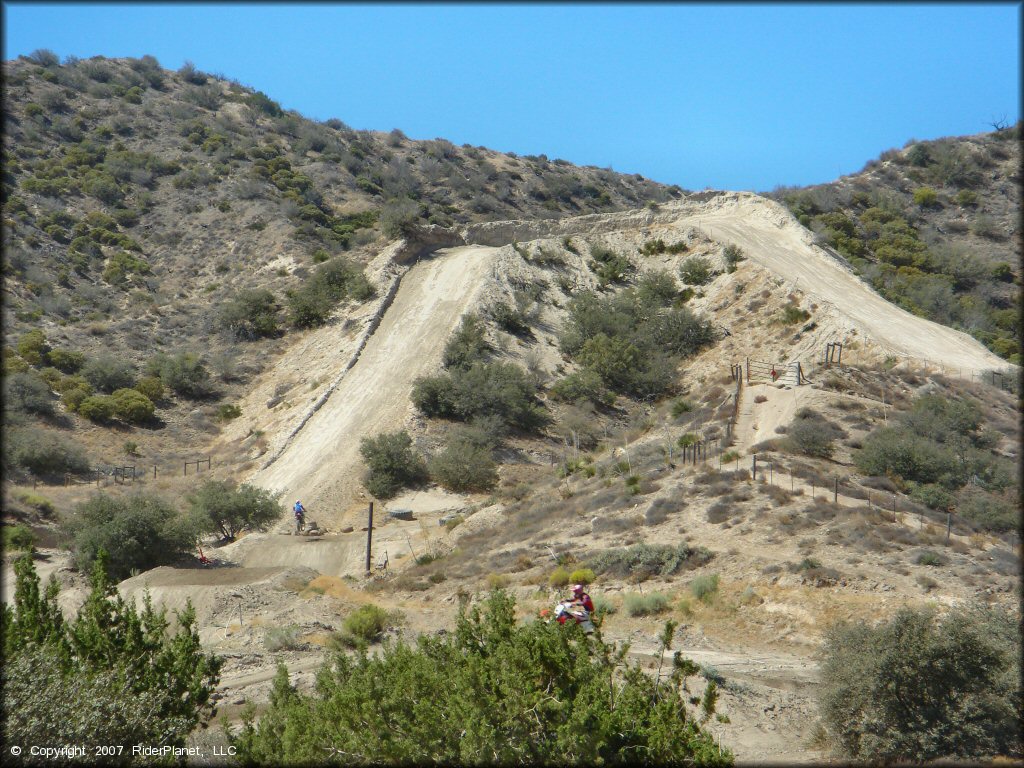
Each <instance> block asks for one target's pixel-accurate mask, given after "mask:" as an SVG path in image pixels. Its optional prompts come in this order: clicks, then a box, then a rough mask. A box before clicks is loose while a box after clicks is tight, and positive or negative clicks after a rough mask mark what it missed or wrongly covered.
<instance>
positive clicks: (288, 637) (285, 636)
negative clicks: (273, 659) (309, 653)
mask: <svg viewBox="0 0 1024 768" xmlns="http://www.w3.org/2000/svg"><path fill="white" fill-rule="evenodd" d="M300 632H301V630H300V628H299V627H298V625H296V624H289V625H288V626H287V627H269V628H267V629H266V630H265V631H264V633H263V647H264V648H266V649H267V650H268V651H270V652H271V653H276V652H277V651H294V650H298V649H300V648H302V645H303V644H302V643H301V642H299V633H300Z"/></svg>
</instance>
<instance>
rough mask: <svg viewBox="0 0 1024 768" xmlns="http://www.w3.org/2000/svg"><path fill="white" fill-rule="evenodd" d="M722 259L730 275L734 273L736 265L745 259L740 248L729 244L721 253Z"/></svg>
mask: <svg viewBox="0 0 1024 768" xmlns="http://www.w3.org/2000/svg"><path fill="white" fill-rule="evenodd" d="M722 257H723V258H724V259H725V264H726V271H727V272H730V273H732V272H735V271H736V265H737V264H739V263H740V262H741V261H743V260H744V259H745V258H746V256H745V255H744V253H743V249H742V248H740V247H739V246H738V245H731V244H730V245H727V246H725V250H723V251H722Z"/></svg>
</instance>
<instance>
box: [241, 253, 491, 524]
mask: <svg viewBox="0 0 1024 768" xmlns="http://www.w3.org/2000/svg"><path fill="white" fill-rule="evenodd" d="M494 251H495V249H493V248H487V247H484V246H467V247H462V248H452V249H447V250H441V251H437V252H436V253H435V254H433V256H432V257H431V258H429V259H425V260H423V261H421V262H420V263H418V264H416V265H415V266H414V267H413V268H412V269H411V270H409V272H408V273H407V274H406V275H405V276H404V277H403V278H402V284H401V286H400V288H399V290H398V293H397V295H396V296H395V300H394V302H393V303H392V305H391V307H390V308H389V309H388V310H387V313H386V314H385V315H384V319H383V321H382V322H381V324H380V327H379V328H378V329H377V330H376V332H375V333H374V334H373V336H372V337H371V338H370V340H369V341H368V343H367V345H366V347H365V349H364V350H363V352H362V354H361V355H360V357H359V360H358V362H356V364H355V365H354V366H353V367H352V369H351V370H350V371H349V372H348V373H347V374H346V376H345V378H344V380H343V381H342V382H341V383H340V384H339V385H338V387H337V389H335V391H334V392H333V393H332V394H331V396H330V398H329V399H328V401H327V402H326V403H325V404H324V405H323V406H322V407H321V408H320V410H318V411H317V412H316V413H315V414H314V415H313V417H312V418H311V419H310V420H309V421H308V422H307V423H306V425H305V426H304V427H303V429H302V430H301V431H300V432H299V433H298V434H297V435H295V437H294V439H293V440H292V442H291V443H290V444H289V445H288V446H287V448H285V450H284V451H283V453H282V454H281V455H280V456H279V457H278V458H277V459H276V460H275V461H274V462H273V463H272V464H271V465H270V466H269V467H267V468H266V469H263V470H260V471H259V472H257V473H256V474H255V475H254V477H253V478H252V481H253V482H255V483H256V484H258V485H261V486H263V487H265V488H268V489H271V490H274V491H284V492H285V499H286V500H287V501H290V500H291V499H292V498H293V497H294V498H301V499H302V500H303V503H304V504H306V506H308V507H309V508H310V509H311V510H314V516H315V517H316V519H317V520H318V521H320V522H323V523H326V524H327V525H328V526H331V527H336V523H337V519H338V514H339V513H340V511H341V510H342V508H343V507H344V506H346V505H347V504H348V503H349V501H350V499H351V498H352V497H353V496H354V495H355V493H356V491H357V484H358V469H359V467H360V465H361V461H360V456H359V441H360V439H361V438H363V437H366V436H368V435H375V434H377V433H380V432H385V431H393V430H397V429H401V427H402V425H403V423H404V422H405V420H406V418H407V417H408V416H409V415H410V414H411V412H412V405H411V403H410V401H409V393H410V392H411V390H412V383H413V380H414V379H415V378H416V377H418V376H422V375H425V374H429V373H431V372H433V371H435V370H436V369H437V368H438V366H439V363H440V360H441V353H442V350H443V349H444V344H445V342H446V341H447V339H448V336H449V335H450V334H451V332H452V331H453V330H454V329H455V328H456V327H457V325H458V323H459V318H460V317H461V316H462V315H463V314H464V313H465V312H466V311H467V310H468V309H469V308H470V307H471V306H472V303H473V300H474V299H475V297H476V295H477V293H478V292H479V291H480V290H481V288H482V287H483V285H484V283H485V280H484V277H485V275H486V274H487V270H488V269H489V267H490V265H491V261H492V256H493V253H494Z"/></svg>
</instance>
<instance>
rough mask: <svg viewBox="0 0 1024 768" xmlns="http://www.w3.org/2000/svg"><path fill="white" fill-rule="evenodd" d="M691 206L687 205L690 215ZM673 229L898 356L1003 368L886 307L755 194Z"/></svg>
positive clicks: (977, 348)
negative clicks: (745, 263)
mask: <svg viewBox="0 0 1024 768" xmlns="http://www.w3.org/2000/svg"><path fill="white" fill-rule="evenodd" d="M688 207H689V206H687V208H688ZM687 208H684V209H683V210H684V212H685V213H684V215H683V216H682V217H681V218H680V219H679V220H678V223H680V224H683V223H686V224H691V225H697V226H698V227H699V228H701V229H703V230H704V231H705V232H706V233H707V234H708V235H709V236H711V237H712V238H714V239H716V240H720V241H721V242H724V243H734V244H736V245H738V246H740V247H741V248H742V249H743V250H744V252H745V253H746V254H747V256H748V257H749V258H750V259H752V260H753V261H755V262H757V263H758V264H761V265H762V266H764V267H766V268H767V269H768V270H769V271H771V272H773V273H775V274H776V275H778V276H779V277H781V278H783V279H784V280H786V281H788V282H789V283H791V284H792V288H794V289H798V290H800V291H802V292H803V293H804V294H806V295H807V296H808V297H812V299H813V300H817V301H818V302H819V303H824V304H827V305H831V306H832V307H833V308H834V309H835V310H837V311H838V312H839V313H840V314H841V315H843V316H845V317H846V318H849V320H850V321H852V322H853V323H854V325H855V326H856V327H857V328H858V329H859V331H860V333H861V334H862V335H863V336H865V337H867V338H868V339H871V340H872V341H874V342H875V343H876V344H878V345H880V346H883V347H888V348H889V349H890V350H891V351H893V352H895V353H896V354H897V355H899V356H901V357H911V358H919V359H928V360H930V361H934V362H936V363H938V364H940V365H943V366H946V367H949V368H968V369H970V368H975V369H988V368H995V369H1000V370H1001V369H1004V368H1006V361H1005V360H1003V359H1001V358H999V357H997V356H996V355H994V354H993V353H991V352H989V351H988V350H987V349H985V347H983V346H982V345H981V344H980V343H979V342H978V341H976V340H975V339H973V338H971V337H970V336H968V335H967V334H966V333H962V332H960V331H956V330H953V329H952V328H948V327H946V326H944V325H939V324H938V323H934V322H932V321H930V320H925V319H924V318H920V317H917V316H915V315H912V314H910V313H909V312H907V311H905V310H903V309H900V308H899V307H897V306H896V305H895V304H891V303H889V302H888V301H886V300H885V299H883V298H882V297H881V296H879V295H878V294H877V293H875V292H874V291H873V290H872V289H871V288H870V287H869V286H868V285H867V283H865V282H863V281H861V279H860V278H858V277H857V276H856V275H855V274H853V272H852V271H850V269H849V268H848V267H846V266H845V265H843V264H842V263H840V261H839V260H838V259H835V258H831V257H830V256H828V255H827V253H826V252H825V251H823V250H821V249H819V248H815V247H814V246H813V245H812V240H813V236H812V235H811V233H810V232H809V231H808V230H807V229H805V228H804V227H802V226H801V225H800V224H799V222H797V221H796V220H795V219H794V218H793V217H792V215H790V213H789V212H788V211H786V210H785V209H784V208H783V207H782V206H781V205H779V204H778V203H774V202H771V201H769V200H766V199H764V198H761V197H757V196H756V195H744V194H742V193H736V194H734V195H722V196H719V197H716V198H712V199H711V200H709V201H708V202H706V203H704V204H702V205H701V206H700V208H699V209H698V210H697V211H694V212H692V213H691V212H690V211H688V210H687Z"/></svg>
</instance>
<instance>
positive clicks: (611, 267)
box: [588, 244, 636, 286]
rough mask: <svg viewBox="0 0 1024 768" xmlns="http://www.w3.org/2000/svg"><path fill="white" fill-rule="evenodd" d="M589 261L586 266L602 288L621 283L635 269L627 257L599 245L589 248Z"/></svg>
mask: <svg viewBox="0 0 1024 768" xmlns="http://www.w3.org/2000/svg"><path fill="white" fill-rule="evenodd" d="M590 259H591V260H590V262H589V263H588V266H589V267H590V270H591V271H592V272H593V273H594V274H595V275H597V279H598V281H599V282H600V284H601V285H602V286H606V285H608V284H609V283H621V282H623V281H625V280H626V279H627V278H629V276H630V275H632V274H633V272H634V271H635V269H636V268H635V267H634V266H633V262H631V261H630V260H629V259H628V258H627V257H625V256H623V255H622V254H620V253H617V252H616V251H614V250H612V249H611V248H609V247H607V246H604V245H600V244H595V245H592V246H590Z"/></svg>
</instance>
